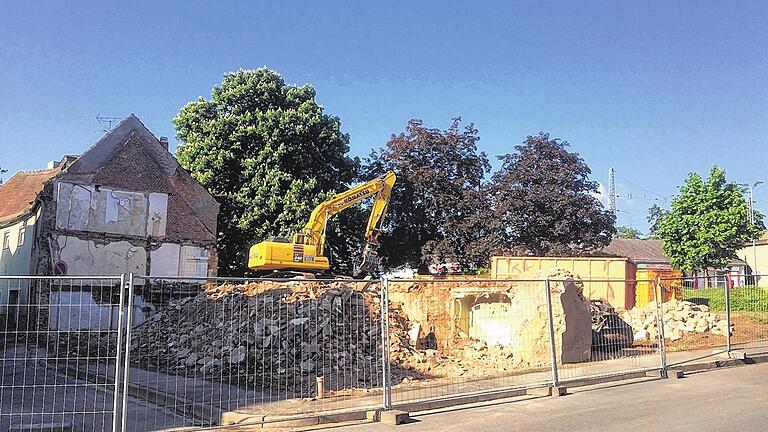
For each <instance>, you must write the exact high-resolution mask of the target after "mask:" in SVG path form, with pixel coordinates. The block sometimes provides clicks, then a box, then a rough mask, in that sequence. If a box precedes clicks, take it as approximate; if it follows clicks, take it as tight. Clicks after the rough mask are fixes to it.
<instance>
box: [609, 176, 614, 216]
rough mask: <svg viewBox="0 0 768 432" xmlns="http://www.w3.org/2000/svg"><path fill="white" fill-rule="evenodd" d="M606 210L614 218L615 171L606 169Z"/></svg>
mask: <svg viewBox="0 0 768 432" xmlns="http://www.w3.org/2000/svg"><path fill="white" fill-rule="evenodd" d="M608 209H609V210H610V211H611V213H613V216H614V217H616V170H615V169H613V168H609V169H608Z"/></svg>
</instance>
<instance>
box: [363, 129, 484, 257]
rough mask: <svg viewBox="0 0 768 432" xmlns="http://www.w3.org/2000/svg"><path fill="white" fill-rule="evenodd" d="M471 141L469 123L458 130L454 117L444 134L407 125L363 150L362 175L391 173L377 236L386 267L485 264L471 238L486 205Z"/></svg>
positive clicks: (480, 159)
mask: <svg viewBox="0 0 768 432" xmlns="http://www.w3.org/2000/svg"><path fill="white" fill-rule="evenodd" d="M478 140H479V136H478V133H477V129H475V128H474V125H473V124H471V123H470V124H468V125H465V126H464V127H463V128H462V127H461V119H460V118H456V119H453V122H452V123H451V125H450V127H449V128H448V129H447V130H440V129H432V128H427V127H425V126H424V125H423V123H422V121H421V120H410V121H409V122H408V125H407V126H406V130H405V132H403V133H400V134H398V135H392V137H391V138H390V140H389V141H388V142H387V144H386V146H385V147H384V148H381V149H379V150H377V151H373V152H372V153H371V155H370V156H369V158H368V159H367V161H366V164H365V166H364V168H363V172H364V173H365V176H366V177H368V178H370V177H373V176H378V175H381V174H383V173H384V172H385V171H387V170H393V171H394V172H395V173H396V174H397V176H398V177H397V182H396V183H395V188H394V191H393V193H392V201H391V202H390V205H389V213H388V217H387V222H386V224H385V225H386V227H387V229H386V230H385V232H384V234H382V236H381V237H380V239H381V243H382V249H381V250H382V252H381V254H382V257H383V259H384V260H385V262H386V265H387V266H389V267H391V268H394V267H399V266H401V265H410V266H421V267H422V268H423V267H424V266H426V265H429V264H431V263H439V262H459V263H461V264H463V265H464V266H465V268H477V267H484V266H487V265H488V264H487V260H488V253H487V251H483V250H481V249H480V246H481V244H480V242H478V239H479V238H481V237H483V236H484V235H485V233H484V229H485V227H486V223H485V221H484V218H485V216H484V215H486V214H487V213H486V212H487V208H488V207H487V203H486V202H485V198H486V195H485V194H484V192H483V189H482V187H481V186H482V183H483V178H484V176H485V174H486V173H487V172H488V171H489V169H490V165H489V163H488V158H487V157H486V155H485V153H483V152H478V150H477V141H478Z"/></svg>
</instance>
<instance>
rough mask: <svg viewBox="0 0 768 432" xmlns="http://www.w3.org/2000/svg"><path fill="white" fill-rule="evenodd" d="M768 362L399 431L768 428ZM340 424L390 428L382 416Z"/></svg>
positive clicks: (428, 416) (418, 419)
mask: <svg viewBox="0 0 768 432" xmlns="http://www.w3.org/2000/svg"><path fill="white" fill-rule="evenodd" d="M766 407H768V364H767V363H762V364H757V365H749V366H742V367H737V368H731V369H723V370H716V371H709V372H704V373H698V374H693V375H689V376H687V377H685V378H683V379H680V380H671V379H670V380H654V381H644V382H633V383H625V384H616V383H614V384H612V385H611V384H607V385H605V386H601V387H592V388H582V389H574V393H573V394H570V395H567V396H564V397H560V398H535V399H528V400H518V401H513V402H506V403H498V402H496V403H492V404H490V405H486V406H479V407H477V406H476V407H471V408H462V409H456V408H449V409H445V410H439V411H437V412H432V413H423V414H419V415H416V416H414V422H413V423H410V424H406V425H400V426H397V429H396V430H397V432H418V431H437V430H439V431H448V432H450V431H457V432H468V431H494V432H500V431H538V432H545V431H568V432H577V431H590V432H594V431H633V432H637V431H660V430H661V431H664V432H675V431H763V430H766V429H768V410H767V409H766ZM335 430H338V431H344V432H347V431H350V432H351V431H361V432H362V431H369V432H373V431H390V430H393V426H387V425H382V424H379V423H374V424H366V425H360V426H350V427H344V428H339V429H335Z"/></svg>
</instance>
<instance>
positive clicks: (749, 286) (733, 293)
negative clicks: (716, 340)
mask: <svg viewBox="0 0 768 432" xmlns="http://www.w3.org/2000/svg"><path fill="white" fill-rule="evenodd" d="M729 277H730V286H731V288H730V292H729V300H730V303H729V306H730V307H729V309H730V321H731V323H732V325H733V337H732V347H733V348H734V349H739V350H743V351H746V352H748V353H765V352H766V350H768V284H765V283H764V284H763V285H758V284H756V283H755V282H756V281H758V282H759V281H764V282H765V281H768V278H766V277H763V276H760V275H752V276H751V277H748V278H746V280H744V279H740V278H736V277H733V276H730V275H729Z"/></svg>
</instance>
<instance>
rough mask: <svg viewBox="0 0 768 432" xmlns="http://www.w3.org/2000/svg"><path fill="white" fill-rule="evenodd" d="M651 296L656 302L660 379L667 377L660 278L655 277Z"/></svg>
mask: <svg viewBox="0 0 768 432" xmlns="http://www.w3.org/2000/svg"><path fill="white" fill-rule="evenodd" d="M653 285H654V287H653V296H654V297H655V300H656V302H655V303H656V328H657V329H658V332H657V333H658V334H657V338H658V344H659V357H660V367H661V370H660V371H659V374H660V375H661V377H662V378H666V377H667V345H666V342H665V338H664V309H663V308H662V305H663V303H664V295H663V293H662V287H661V277H660V276H656V280H655V281H654V282H653Z"/></svg>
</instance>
